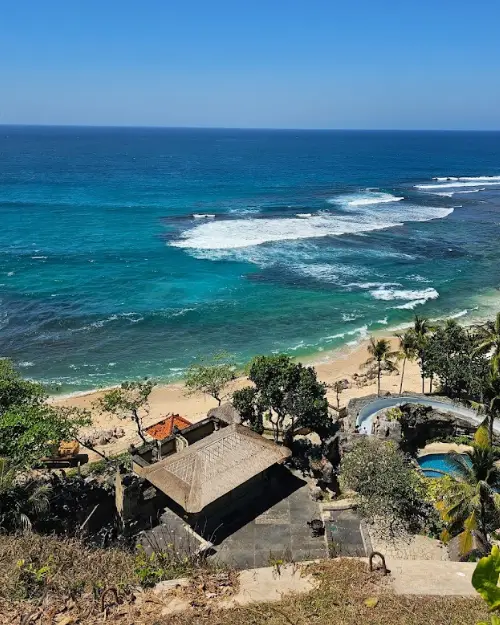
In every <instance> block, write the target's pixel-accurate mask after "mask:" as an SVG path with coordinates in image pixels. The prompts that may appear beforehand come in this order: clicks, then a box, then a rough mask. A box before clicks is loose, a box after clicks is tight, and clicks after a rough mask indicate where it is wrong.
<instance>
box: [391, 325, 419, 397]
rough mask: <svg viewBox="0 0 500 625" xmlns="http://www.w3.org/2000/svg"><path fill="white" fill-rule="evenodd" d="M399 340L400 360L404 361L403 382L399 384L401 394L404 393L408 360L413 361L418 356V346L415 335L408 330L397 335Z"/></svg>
mask: <svg viewBox="0 0 500 625" xmlns="http://www.w3.org/2000/svg"><path fill="white" fill-rule="evenodd" d="M396 336H397V337H398V339H399V353H398V358H400V359H402V360H403V368H402V370H401V382H400V384H399V394H400V395H401V393H402V392H403V379H404V375H405V365H406V361H407V360H413V359H414V358H415V356H416V355H417V346H416V341H415V335H414V333H413V332H412V330H407V331H406V332H404V333H403V334H397V335H396Z"/></svg>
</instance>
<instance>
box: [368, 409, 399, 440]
mask: <svg viewBox="0 0 500 625" xmlns="http://www.w3.org/2000/svg"><path fill="white" fill-rule="evenodd" d="M373 435H374V436H376V437H377V438H379V439H380V440H383V441H392V442H394V443H396V445H400V444H401V441H402V440H403V434H402V429H401V423H400V422H399V421H396V420H392V421H391V420H389V419H387V418H386V416H385V415H381V416H379V417H376V418H375V419H374V421H373Z"/></svg>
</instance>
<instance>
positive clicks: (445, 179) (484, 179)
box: [433, 176, 500, 182]
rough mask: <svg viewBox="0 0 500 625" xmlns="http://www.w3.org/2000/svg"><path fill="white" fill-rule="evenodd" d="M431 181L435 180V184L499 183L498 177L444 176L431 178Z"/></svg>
mask: <svg viewBox="0 0 500 625" xmlns="http://www.w3.org/2000/svg"><path fill="white" fill-rule="evenodd" d="M433 180H436V181H437V182H448V181H452V182H457V181H462V182H475V181H479V182H488V181H494V180H497V181H498V182H500V176H445V177H442V178H433Z"/></svg>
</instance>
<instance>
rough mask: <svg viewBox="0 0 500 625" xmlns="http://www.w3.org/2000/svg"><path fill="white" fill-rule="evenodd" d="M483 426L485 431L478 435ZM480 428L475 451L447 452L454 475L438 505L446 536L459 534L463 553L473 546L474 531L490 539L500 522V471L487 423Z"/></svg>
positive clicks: (474, 447)
mask: <svg viewBox="0 0 500 625" xmlns="http://www.w3.org/2000/svg"><path fill="white" fill-rule="evenodd" d="M481 428H483V432H482V433H481V436H478V434H479V430H481ZM479 430H478V433H477V435H476V437H475V443H474V446H473V449H472V451H469V452H467V453H466V454H459V453H456V452H451V453H450V454H449V455H448V457H449V464H450V465H451V467H452V469H453V474H452V476H451V481H450V484H449V485H448V487H447V488H446V491H445V493H444V494H443V497H442V499H441V501H439V502H438V504H437V508H438V510H439V511H440V513H441V516H442V519H443V521H445V522H446V524H447V529H446V530H445V532H443V539H447V538H448V539H449V538H450V537H451V536H455V535H457V533H458V536H459V549H460V552H461V553H464V554H465V553H467V552H469V551H470V550H471V549H472V547H473V538H474V533H475V532H479V533H480V535H481V537H482V538H483V539H484V540H485V541H487V540H488V533H489V532H491V531H492V530H494V529H496V528H497V527H498V525H499V523H500V495H499V494H498V493H497V492H496V490H497V489H498V488H499V487H500V470H499V469H498V468H497V466H496V465H495V460H496V456H495V453H494V452H493V449H492V447H491V446H490V445H489V444H488V436H487V433H486V426H485V424H483V425H482V426H480V428H479ZM483 434H484V435H483Z"/></svg>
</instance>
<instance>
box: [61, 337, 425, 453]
mask: <svg viewBox="0 0 500 625" xmlns="http://www.w3.org/2000/svg"><path fill="white" fill-rule="evenodd" d="M386 338H388V339H389V340H390V341H391V343H392V348H393V349H394V350H396V349H397V345H398V340H397V339H396V338H395V337H390V336H389V337H386ZM367 348H368V341H366V342H363V343H361V344H360V345H359V346H357V347H355V348H351V349H348V348H344V349H343V350H339V351H337V352H332V353H331V354H330V355H328V356H327V357H325V355H324V354H323V355H322V361H321V362H317V361H316V362H314V361H312V362H308V363H307V364H311V365H313V366H314V367H315V369H316V371H317V373H318V378H319V379H320V380H321V381H322V382H325V383H326V384H332V383H333V382H335V381H337V380H347V381H348V382H349V388H346V389H345V390H344V391H343V392H342V394H341V396H340V405H341V406H343V405H346V404H347V402H348V401H349V400H350V399H351V398H353V397H360V396H363V395H369V394H372V393H376V392H377V381H376V379H374V380H372V381H370V382H369V383H365V384H364V385H362V386H361V385H358V384H357V383H356V380H355V379H353V376H355V374H362V373H363V372H364V371H366V370H365V369H363V367H362V365H363V363H364V362H365V361H366V360H367V358H368V357H369V355H368V351H367ZM398 364H399V369H401V364H402V363H401V362H400V363H398ZM400 380H401V377H400V374H399V373H393V374H390V375H389V374H384V375H383V376H382V393H385V392H391V393H398V392H399V385H400ZM246 384H248V380H247V379H246V378H244V377H240V378H237V379H236V380H235V381H234V383H233V384H232V385H231V387H230V388H229V389H228V393H227V394H228V395H230V394H231V392H232V391H233V390H235V389H237V388H241V387H242V386H245V385H246ZM403 390H405V391H415V392H419V391H421V378H420V370H419V367H418V365H417V364H416V363H414V362H407V363H406V368H405V375H404V385H403ZM104 392H105V391H104V390H100V391H93V392H89V393H87V394H82V395H78V396H73V397H66V398H58V397H53V398H52V399H51V401H52V402H53V403H55V404H57V405H61V406H78V407H80V408H87V409H90V410H91V411H92V419H93V428H92V429H94V428H105V429H109V428H112V427H115V426H120V427H122V428H124V430H125V436H124V437H123V438H120V439H119V440H118V441H116V442H115V443H111V444H107V445H104V446H101V447H98V449H99V450H100V451H102V452H104V453H105V454H106V455H113V454H117V453H120V452H121V451H124V450H125V449H127V447H128V446H129V445H130V444H131V443H137V442H139V438H138V436H137V434H136V432H135V425H134V424H133V423H132V421H130V420H128V419H125V420H121V419H118V418H117V417H115V416H113V415H109V414H101V413H99V411H98V410H96V409H95V408H94V407H93V404H94V403H95V401H96V400H97V399H98V398H99V397H100V396H102V394H103V393H104ZM328 399H329V401H330V403H331V404H333V405H336V396H335V392H334V391H333V390H331V389H329V390H328ZM149 403H150V405H149V412H148V414H145V415H144V420H143V422H144V425H145V426H148V425H152V424H153V423H156V422H157V421H159V420H160V419H161V418H162V417H164V416H165V415H168V414H171V413H174V414H180V415H182V416H183V417H185V418H187V419H188V420H189V421H191V422H193V423H194V422H196V421H199V420H201V419H203V418H204V417H205V416H206V414H207V411H208V410H210V408H213V407H215V406H217V402H216V400H214V399H213V398H211V397H209V396H208V395H202V394H195V395H190V396H188V395H186V391H185V387H184V385H183V384H182V383H176V384H163V385H158V386H156V387H155V388H154V389H153V392H152V394H151V396H150V402H149ZM90 456H91V459H92V458H93V457H94V456H95V454H90Z"/></svg>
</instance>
